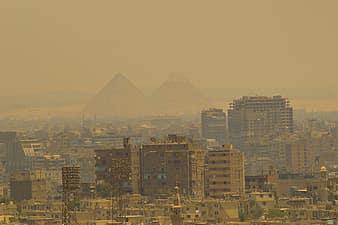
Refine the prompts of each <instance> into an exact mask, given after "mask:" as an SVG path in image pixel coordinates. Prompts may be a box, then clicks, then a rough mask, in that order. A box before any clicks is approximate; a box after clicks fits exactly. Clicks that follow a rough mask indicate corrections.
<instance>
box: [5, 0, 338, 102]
mask: <svg viewBox="0 0 338 225" xmlns="http://www.w3.org/2000/svg"><path fill="white" fill-rule="evenodd" d="M337 8H338V2H337V1H330V0H328V1H320V2H319V1H315V0H307V1H291V0H287V1H268V0H260V1H255V2H252V1H214V2H213V3H209V2H208V3H207V2H204V1H185V2H181V1H170V2H167V3H159V2H157V1H145V2H142V3H141V2H134V3H133V5H130V4H128V3H125V2H117V1H114V2H111V1H103V2H100V3H97V2H91V1H58V2H46V1H29V2H17V1H5V2H1V3H0V10H1V12H0V25H1V27H2V31H1V33H2V35H1V36H0V49H1V53H0V76H1V80H2V81H5V82H1V83H0V96H18V95H29V94H38V93H48V92H65V91H67V92H88V93H96V92H97V91H98V90H99V89H100V88H101V87H102V86H103V85H104V84H105V83H106V82H107V81H109V80H110V79H111V77H112V76H113V74H115V73H116V72H118V71H120V72H122V73H123V74H126V75H127V76H128V77H129V79H130V80H132V81H133V82H134V83H135V85H136V86H138V87H140V88H141V89H147V88H152V87H157V86H159V85H160V84H161V83H162V82H163V81H164V80H165V79H166V78H167V76H168V75H169V74H170V73H172V72H174V73H175V72H177V73H181V74H184V75H185V76H187V77H188V78H189V79H190V80H191V81H192V83H193V84H194V85H195V86H197V87H199V88H244V89H246V88H247V89H250V88H252V87H255V88H262V89H264V88H300V89H302V88H304V89H306V88H319V89H336V88H337V87H338V80H337V79H338V78H337V77H338V76H337V74H338V66H337V63H336V62H337V59H338V42H337V41H336V40H337V39H338V27H337V26H336V25H337V23H338V14H337V13H336V9H337Z"/></svg>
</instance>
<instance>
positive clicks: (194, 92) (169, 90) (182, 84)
mask: <svg viewBox="0 0 338 225" xmlns="http://www.w3.org/2000/svg"><path fill="white" fill-rule="evenodd" d="M151 99H152V102H153V103H155V104H156V105H158V106H159V107H158V108H159V109H161V110H162V111H161V112H159V113H170V114H173V113H174V114H177V113H196V112H199V111H200V110H201V109H202V108H204V107H205V106H206V105H207V104H208V99H207V97H206V96H204V94H203V93H202V92H201V91H200V90H199V89H198V88H196V87H195V86H194V85H193V84H192V83H191V82H190V81H189V80H188V79H187V78H186V77H184V76H179V75H171V76H170V77H169V78H168V80H166V81H165V82H164V83H162V85H161V86H160V87H159V88H158V89H157V90H155V92H154V93H153V95H152V98H151Z"/></svg>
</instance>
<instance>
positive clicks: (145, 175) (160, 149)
mask: <svg viewBox="0 0 338 225" xmlns="http://www.w3.org/2000/svg"><path fill="white" fill-rule="evenodd" d="M204 157H205V151H204V150H202V149H201V148H199V147H198V146H194V145H193V144H192V143H189V142H187V141H184V140H183V139H181V138H178V137H177V136H175V135H171V136H170V138H169V140H168V141H167V142H165V143H153V144H146V145H143V146H142V150H141V186H142V193H143V194H144V195H147V196H153V197H156V196H160V195H168V194H170V193H172V192H173V190H174V188H175V187H176V186H178V187H179V188H180V190H181V191H182V194H183V195H190V196H194V197H198V198H199V197H203V195H204Z"/></svg>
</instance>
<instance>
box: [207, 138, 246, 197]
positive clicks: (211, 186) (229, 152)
mask: <svg viewBox="0 0 338 225" xmlns="http://www.w3.org/2000/svg"><path fill="white" fill-rule="evenodd" d="M206 164H207V166H206V167H207V168H206V172H205V182H206V195H207V196H209V197H214V198H222V197H224V194H225V193H226V192H232V193H237V194H239V195H242V194H243V193H244V190H245V176H244V155H243V153H241V152H240V151H238V150H236V149H233V148H232V146H231V145H223V147H222V148H220V149H213V150H209V151H208V153H207V157H206Z"/></svg>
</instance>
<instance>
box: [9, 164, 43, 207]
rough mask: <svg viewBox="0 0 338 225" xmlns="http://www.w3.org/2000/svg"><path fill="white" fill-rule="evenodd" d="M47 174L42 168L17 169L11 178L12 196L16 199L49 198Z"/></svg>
mask: <svg viewBox="0 0 338 225" xmlns="http://www.w3.org/2000/svg"><path fill="white" fill-rule="evenodd" d="M47 192H48V190H47V182H46V174H45V172H44V171H42V170H33V171H27V170H24V171H16V172H14V173H13V174H12V175H11V178H10V198H11V199H12V200H15V201H22V200H30V199H34V200H41V199H47Z"/></svg>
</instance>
